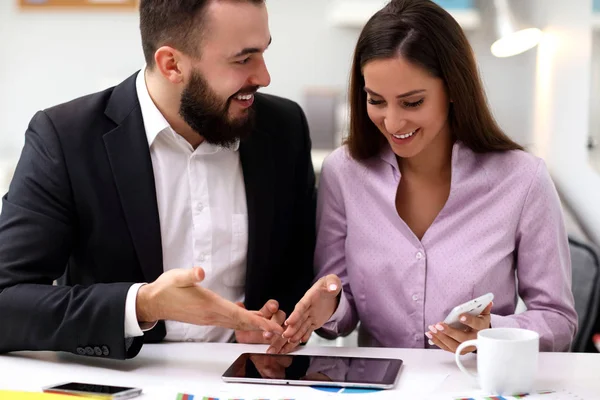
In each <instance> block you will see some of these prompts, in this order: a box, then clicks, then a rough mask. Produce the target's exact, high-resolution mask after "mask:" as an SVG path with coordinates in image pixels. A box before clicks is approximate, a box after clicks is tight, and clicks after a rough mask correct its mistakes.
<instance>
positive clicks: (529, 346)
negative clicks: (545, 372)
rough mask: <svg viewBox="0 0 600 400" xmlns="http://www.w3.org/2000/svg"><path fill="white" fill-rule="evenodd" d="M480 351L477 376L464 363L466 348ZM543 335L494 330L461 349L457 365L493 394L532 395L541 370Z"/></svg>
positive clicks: (508, 329)
mask: <svg viewBox="0 0 600 400" xmlns="http://www.w3.org/2000/svg"><path fill="white" fill-rule="evenodd" d="M469 346H475V347H476V348H477V372H478V373H477V374H474V373H472V372H470V371H468V370H467V369H466V368H465V367H464V365H462V363H461V361H460V353H461V351H463V350H464V348H465V347H469ZM539 348H540V335H539V334H538V333H537V332H533V331H530V330H527V329H518V328H491V329H484V330H482V331H479V332H478V333H477V339H475V340H467V341H466V342H463V343H461V344H460V346H458V348H457V349H456V353H455V359H456V364H457V365H458V368H460V370H461V371H462V372H464V373H465V374H467V375H469V376H472V377H473V378H475V379H476V380H477V381H478V382H479V385H480V386H481V389H483V391H484V392H486V393H489V394H496V395H505V394H507V395H510V394H522V393H530V392H531V391H532V389H533V381H534V379H535V375H536V373H537V368H538V354H539Z"/></svg>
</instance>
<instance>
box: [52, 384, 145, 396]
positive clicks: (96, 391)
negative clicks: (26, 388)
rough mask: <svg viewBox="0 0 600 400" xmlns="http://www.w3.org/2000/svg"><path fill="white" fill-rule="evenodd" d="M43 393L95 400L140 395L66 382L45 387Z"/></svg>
mask: <svg viewBox="0 0 600 400" xmlns="http://www.w3.org/2000/svg"><path fill="white" fill-rule="evenodd" d="M43 390H44V393H56V394H69V395H80V396H81V395H83V396H85V395H92V396H94V397H96V398H102V397H106V398H107V399H118V400H124V399H131V398H133V397H137V396H139V395H140V394H142V389H139V388H131V387H124V386H110V385H97V384H94V383H83V382H68V383H60V384H58V385H54V386H48V387H45V388H44V389H43Z"/></svg>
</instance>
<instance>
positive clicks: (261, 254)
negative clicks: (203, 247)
mask: <svg viewBox="0 0 600 400" xmlns="http://www.w3.org/2000/svg"><path fill="white" fill-rule="evenodd" d="M271 151H272V149H271V143H270V141H269V140H268V138H267V137H266V135H265V134H264V133H262V132H261V131H260V130H258V129H255V130H254V132H252V134H251V135H250V137H249V138H248V139H247V140H244V141H242V142H241V144H240V160H241V163H242V171H243V173H244V185H245V188H246V202H247V206H248V257H247V258H248V260H247V269H246V300H247V303H250V304H249V305H250V306H254V307H256V305H254V304H251V303H253V299H255V298H256V296H258V295H259V293H260V292H261V291H262V290H261V287H262V284H263V282H264V276H263V275H264V273H265V272H266V271H264V269H262V268H261V267H262V266H266V265H269V254H270V246H271V227H272V222H273V206H274V195H273V193H274V188H273V180H274V178H273V168H274V167H275V166H274V162H273V155H272V153H271ZM260 307H262V304H261V305H260V306H259V308H260Z"/></svg>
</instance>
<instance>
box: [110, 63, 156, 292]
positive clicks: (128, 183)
mask: <svg viewBox="0 0 600 400" xmlns="http://www.w3.org/2000/svg"><path fill="white" fill-rule="evenodd" d="M136 75H137V74H136ZM136 75H133V76H132V77H130V78H129V79H127V80H126V81H125V82H123V83H122V84H120V85H119V86H117V87H116V88H115V89H114V91H113V94H112V96H111V98H110V100H109V102H108V106H107V108H106V115H107V116H109V117H110V118H111V119H113V120H114V121H115V122H116V123H117V124H118V126H117V127H116V128H115V129H114V130H112V131H110V132H108V133H107V134H105V135H104V145H105V147H106V152H107V154H108V159H109V162H110V166H111V168H112V172H113V176H114V179H115V184H116V186H117V190H118V192H119V197H120V199H121V205H122V207H123V212H124V214H125V219H126V221H127V226H128V227H129V232H130V234H131V238H132V240H133V245H134V247H135V250H136V253H137V256H138V260H139V262H140V266H141V268H142V271H143V273H144V278H145V279H146V280H147V281H148V282H152V281H154V280H155V279H156V278H158V276H159V275H160V274H161V273H162V272H163V265H162V261H163V260H162V247H161V236H160V221H159V217H158V205H157V202H156V187H155V183H154V173H153V170H152V160H151V158H150V150H149V147H148V141H147V138H146V133H145V129H144V123H143V119H142V113H141V110H140V105H139V102H138V100H137V93H136V88H135V77H136Z"/></svg>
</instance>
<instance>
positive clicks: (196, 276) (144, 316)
mask: <svg viewBox="0 0 600 400" xmlns="http://www.w3.org/2000/svg"><path fill="white" fill-rule="evenodd" d="M203 280H204V270H203V269H202V268H198V267H195V268H192V269H191V270H188V269H173V270H170V271H167V272H165V273H163V274H162V275H161V276H159V277H158V279H157V280H156V281H154V282H152V283H150V284H148V285H144V286H142V287H140V289H139V291H138V294H137V298H136V312H137V318H138V321H139V322H153V321H158V320H171V321H180V322H187V323H190V324H195V325H212V326H220V327H223V328H229V329H236V330H246V331H264V332H271V333H272V334H273V335H281V333H282V332H283V328H282V327H281V325H280V324H277V323H276V322H274V321H271V320H269V319H265V318H263V317H262V316H261V315H260V314H259V313H258V312H251V311H248V310H245V309H244V308H242V307H239V306H237V305H235V304H234V303H232V302H230V301H228V300H225V299H224V298H222V297H221V296H219V295H217V294H216V293H214V292H212V291H210V290H208V289H205V288H203V287H202V286H200V283H201V282H202V281H203Z"/></svg>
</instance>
